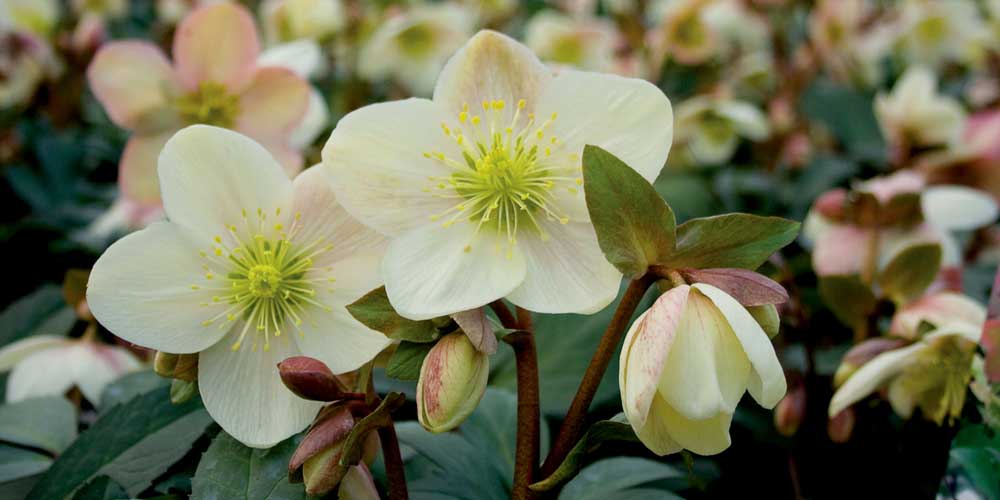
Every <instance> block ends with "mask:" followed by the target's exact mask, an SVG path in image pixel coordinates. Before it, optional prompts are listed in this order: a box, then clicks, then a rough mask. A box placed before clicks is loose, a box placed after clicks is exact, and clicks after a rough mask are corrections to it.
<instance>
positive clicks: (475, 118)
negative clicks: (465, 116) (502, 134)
mask: <svg viewBox="0 0 1000 500" xmlns="http://www.w3.org/2000/svg"><path fill="white" fill-rule="evenodd" d="M479 121H480V120H479V117H478V116H473V117H472V124H473V125H479Z"/></svg>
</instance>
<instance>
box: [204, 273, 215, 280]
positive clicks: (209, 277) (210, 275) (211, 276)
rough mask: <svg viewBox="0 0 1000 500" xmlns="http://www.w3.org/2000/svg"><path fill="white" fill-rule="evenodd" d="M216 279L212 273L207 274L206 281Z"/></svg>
mask: <svg viewBox="0 0 1000 500" xmlns="http://www.w3.org/2000/svg"><path fill="white" fill-rule="evenodd" d="M214 277H215V275H214V274H212V273H205V279H207V280H210V279H212V278H214Z"/></svg>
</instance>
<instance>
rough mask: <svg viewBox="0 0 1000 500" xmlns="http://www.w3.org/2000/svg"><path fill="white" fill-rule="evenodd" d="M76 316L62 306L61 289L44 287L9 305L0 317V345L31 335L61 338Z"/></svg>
mask: <svg viewBox="0 0 1000 500" xmlns="http://www.w3.org/2000/svg"><path fill="white" fill-rule="evenodd" d="M74 322H76V314H75V313H74V312H73V310H72V309H70V308H69V306H68V305H66V301H65V299H63V294H62V288H61V287H59V286H56V285H44V286H42V287H41V288H39V289H38V290H35V291H34V292H32V293H31V294H29V295H26V296H24V297H22V298H20V299H18V300H17V301H16V302H14V303H13V304H11V305H10V306H8V307H7V309H5V310H4V311H3V313H2V314H0V346H5V345H7V344H10V343H11V342H14V341H16V340H21V339H23V338H25V337H29V336H31V335H36V334H39V333H45V334H49V335H65V334H66V332H68V331H69V329H70V327H72V326H73V323H74Z"/></svg>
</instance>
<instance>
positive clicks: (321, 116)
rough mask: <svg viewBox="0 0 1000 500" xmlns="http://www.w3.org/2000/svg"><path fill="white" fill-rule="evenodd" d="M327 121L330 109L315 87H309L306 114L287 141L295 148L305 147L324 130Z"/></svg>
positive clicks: (328, 120)
mask: <svg viewBox="0 0 1000 500" xmlns="http://www.w3.org/2000/svg"><path fill="white" fill-rule="evenodd" d="M329 123H330V110H329V109H327V106H326V101H325V100H323V96H322V95H321V94H320V93H319V92H318V91H317V90H316V89H315V88H313V87H310V88H309V105H308V106H307V107H306V114H305V116H303V117H302V121H301V122H299V124H298V126H296V127H295V128H294V129H293V130H292V132H291V133H290V134H289V136H288V142H289V143H290V144H291V145H292V146H293V147H294V148H296V149H300V150H301V149H305V148H307V147H309V146H311V145H312V143H313V142H315V141H316V138H317V137H319V134H320V133H322V132H323V131H325V130H326V127H327V125H329Z"/></svg>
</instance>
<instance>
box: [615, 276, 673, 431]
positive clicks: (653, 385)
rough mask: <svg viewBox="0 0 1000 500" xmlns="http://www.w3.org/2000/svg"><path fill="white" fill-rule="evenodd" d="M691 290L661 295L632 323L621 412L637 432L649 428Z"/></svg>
mask: <svg viewBox="0 0 1000 500" xmlns="http://www.w3.org/2000/svg"><path fill="white" fill-rule="evenodd" d="M690 290H691V287H689V286H686V285H685V286H679V287H677V288H673V289H671V290H670V291H668V292H667V293H665V294H663V295H661V296H660V298H659V299H657V300H656V302H655V303H654V304H653V306H652V307H650V308H649V310H647V311H646V312H644V313H643V314H642V315H641V316H639V318H638V319H636V320H635V322H634V323H632V327H631V328H630V329H629V331H628V334H627V335H626V336H625V344H624V347H623V348H622V353H621V358H620V360H621V362H620V368H619V370H618V384H619V387H620V388H621V393H622V408H623V409H624V411H625V416H626V417H628V421H629V423H631V424H632V427H633V428H634V429H641V428H643V427H644V426H645V425H646V418H647V416H648V415H649V411H650V406H651V405H652V404H653V399H654V398H655V397H656V395H657V387H658V385H659V383H660V376H661V374H662V373H663V368H664V363H665V362H666V359H667V356H668V355H669V354H670V347H671V345H672V344H673V341H674V338H675V337H676V336H677V327H678V325H679V324H680V321H681V315H682V314H683V312H684V306H685V305H686V304H687V300H688V293H689V292H690Z"/></svg>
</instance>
